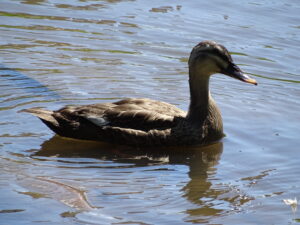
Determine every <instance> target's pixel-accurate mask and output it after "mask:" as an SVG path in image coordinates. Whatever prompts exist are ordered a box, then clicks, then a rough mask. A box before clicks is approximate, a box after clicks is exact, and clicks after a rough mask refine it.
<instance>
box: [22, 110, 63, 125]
mask: <svg viewBox="0 0 300 225" xmlns="http://www.w3.org/2000/svg"><path fill="white" fill-rule="evenodd" d="M19 112H27V113H30V114H32V115H34V116H37V117H38V118H40V119H41V120H42V121H44V122H46V123H47V122H48V123H50V124H52V125H54V126H58V125H59V124H58V122H57V120H56V119H55V118H54V117H53V111H50V110H46V109H42V108H30V109H22V110H20V111H19Z"/></svg>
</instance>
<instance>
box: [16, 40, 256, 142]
mask: <svg viewBox="0 0 300 225" xmlns="http://www.w3.org/2000/svg"><path fill="white" fill-rule="evenodd" d="M188 71H189V72H188V74H189V80H188V81H189V88H190V104H189V108H188V111H187V112H185V111H184V110H181V109H179V108H177V107H176V106H175V105H172V104H169V103H166V102H162V101H157V100H152V99H148V98H127V99H122V100H119V101H116V102H112V103H98V104H89V105H70V106H65V107H63V108H61V109H59V110H55V111H51V110H47V109H44V108H29V109H23V110H21V111H22V112H27V113H31V114H33V115H35V116H37V117H38V118H39V119H40V120H41V121H42V122H44V124H46V125H47V126H48V127H49V128H50V129H51V130H52V131H54V132H55V133H56V134H58V135H59V136H62V137H67V138H73V139H81V140H91V141H100V142H108V143H112V144H117V145H129V146H138V147H143V146H144V147H155V146H156V147H159V146H162V147H164V146H193V145H196V146H198V145H207V144H211V143H215V142H218V141H219V140H220V139H222V138H223V137H224V133H223V122H222V116H221V113H220V110H219V108H218V107H217V105H216V103H215V101H214V99H213V97H212V96H211V94H210V90H209V80H210V77H211V76H212V75H214V74H218V73H220V74H224V75H227V76H229V77H232V78H235V79H237V80H240V81H243V82H246V83H249V84H254V85H257V82H256V80H255V79H253V78H251V77H249V76H248V75H246V74H245V73H243V72H242V70H241V69H240V68H239V67H238V66H237V65H236V64H235V63H234V62H233V60H232V57H231V55H230V53H229V51H228V50H227V49H226V48H225V47H224V46H223V45H221V44H218V43H217V42H215V41H210V40H208V41H202V42H200V43H198V44H197V45H196V46H195V47H194V48H193V49H192V51H191V53H190V57H189V60H188Z"/></svg>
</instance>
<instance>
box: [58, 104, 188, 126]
mask: <svg viewBox="0 0 300 225" xmlns="http://www.w3.org/2000/svg"><path fill="white" fill-rule="evenodd" d="M56 114H60V115H61V116H64V117H65V118H69V119H70V120H76V121H77V120H78V119H81V120H82V119H85V120H87V121H89V122H91V123H93V124H94V125H96V126H99V127H107V126H110V127H119V128H129V129H136V130H141V131H148V130H152V129H159V130H162V129H167V128H171V127H173V126H174V123H175V121H174V120H175V119H176V118H177V117H184V116H185V114H186V113H185V112H184V111H182V110H180V109H178V108H177V107H175V106H173V105H171V104H168V103H165V102H160V101H155V100H151V99H124V100H121V101H118V102H114V103H106V104H93V105H85V106H69V107H65V108H63V109H61V110H58V111H56V112H55V114H54V115H56Z"/></svg>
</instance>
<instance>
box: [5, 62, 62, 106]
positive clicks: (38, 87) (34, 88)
mask: <svg viewBox="0 0 300 225" xmlns="http://www.w3.org/2000/svg"><path fill="white" fill-rule="evenodd" d="M0 81H1V84H0V86H1V88H2V90H3V89H4V90H5V93H7V92H9V91H14V93H16V92H17V90H19V92H22V93H23V94H26V95H30V96H32V97H34V96H39V97H43V99H44V100H54V99H60V98H61V97H60V96H59V95H58V94H57V93H56V92H55V91H53V90H50V89H49V88H48V87H46V86H45V85H43V84H42V83H40V82H39V81H37V80H35V79H33V78H31V77H29V76H27V75H26V74H23V73H20V72H18V71H16V70H14V69H11V68H8V67H6V66H5V65H3V64H0Z"/></svg>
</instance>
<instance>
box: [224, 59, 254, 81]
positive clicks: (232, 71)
mask: <svg viewBox="0 0 300 225" xmlns="http://www.w3.org/2000/svg"><path fill="white" fill-rule="evenodd" d="M222 73H224V74H226V75H228V76H230V77H233V78H236V79H238V80H241V81H244V82H246V83H249V84H254V85H257V82H256V80H254V79H252V78H251V77H249V76H248V75H246V74H244V73H243V72H242V71H241V69H240V68H239V67H238V66H237V65H235V64H234V63H231V64H230V65H229V66H228V67H227V69H225V70H224V71H222Z"/></svg>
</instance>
